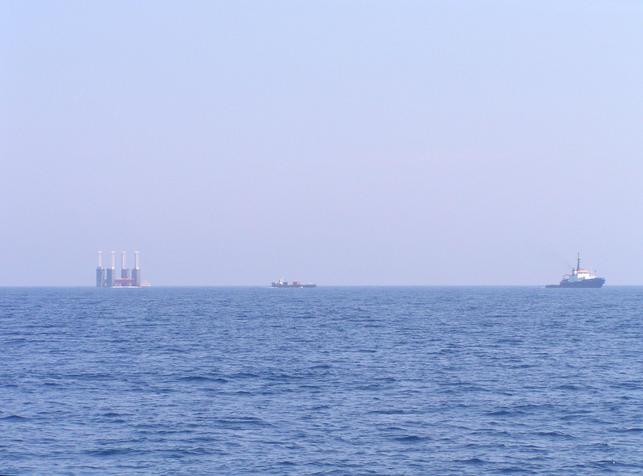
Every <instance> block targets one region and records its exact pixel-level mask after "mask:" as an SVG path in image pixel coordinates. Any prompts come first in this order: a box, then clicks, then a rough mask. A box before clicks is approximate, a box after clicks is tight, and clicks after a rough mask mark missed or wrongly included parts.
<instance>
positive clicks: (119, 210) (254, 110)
mask: <svg viewBox="0 0 643 476" xmlns="http://www.w3.org/2000/svg"><path fill="white" fill-rule="evenodd" d="M642 20H643V3H642V2H640V1H638V0H609V1H608V0H603V1H598V0H567V1H564V2H561V1H560V0H520V1H518V0H476V1H464V0H441V1H437V0H418V1H409V0H396V1H377V0H363V1H359V0H324V1H280V0H275V1H270V2H265V1H259V0H255V1H244V0H241V1H237V0H235V1H202V2H201V1H186V2H175V1H156V0H154V1H152V0H149V1H136V2H132V1H111V0H110V1H102V2H98V1H97V2H85V1H44V2H24V1H19V0H14V1H11V0H8V1H4V2H1V3H0V223H1V225H0V250H1V251H0V252H1V253H2V266H0V285H2V286H30V285H52V286H67V285H74V286H76V285H88V286H91V285H93V283H94V269H95V266H96V251H97V250H104V251H106V252H109V251H110V250H117V251H120V250H128V251H129V252H130V260H131V253H132V251H133V250H140V251H141V257H142V265H143V278H144V279H147V280H149V281H151V282H152V284H153V285H266V284H269V282H270V281H272V280H275V279H278V278H285V279H290V280H292V279H299V280H303V281H314V282H317V283H319V284H325V285H476V284H480V285H513V284H516V285H540V284H544V283H549V282H557V281H558V280H559V279H560V276H561V275H562V274H563V273H564V272H567V271H568V268H570V267H571V266H572V264H573V263H574V261H575V256H576V253H577V252H578V251H580V252H581V253H582V255H583V258H584V263H585V264H586V265H587V266H588V267H590V268H592V269H596V270H597V271H598V272H599V274H600V275H602V276H604V277H605V278H606V279H607V283H608V285H609V284H643V219H641V212H642V211H643V187H642V184H643V134H642V133H641V132H642V126H643V87H642V85H643V56H642V55H641V45H643V28H642Z"/></svg>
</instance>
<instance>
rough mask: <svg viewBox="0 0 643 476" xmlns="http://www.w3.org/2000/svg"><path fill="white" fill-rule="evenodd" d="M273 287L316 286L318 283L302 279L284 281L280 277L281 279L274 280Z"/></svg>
mask: <svg viewBox="0 0 643 476" xmlns="http://www.w3.org/2000/svg"><path fill="white" fill-rule="evenodd" d="M272 287H273V288H316V287H317V285H316V284H313V283H302V282H301V281H292V282H290V283H289V282H288V281H284V280H283V279H280V280H279V281H273V282H272Z"/></svg>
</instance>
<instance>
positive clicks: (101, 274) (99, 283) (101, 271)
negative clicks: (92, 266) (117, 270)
mask: <svg viewBox="0 0 643 476" xmlns="http://www.w3.org/2000/svg"><path fill="white" fill-rule="evenodd" d="M104 284H105V268H103V252H102V251H99V252H98V266H97V267H96V287H97V288H102V287H103V285H104Z"/></svg>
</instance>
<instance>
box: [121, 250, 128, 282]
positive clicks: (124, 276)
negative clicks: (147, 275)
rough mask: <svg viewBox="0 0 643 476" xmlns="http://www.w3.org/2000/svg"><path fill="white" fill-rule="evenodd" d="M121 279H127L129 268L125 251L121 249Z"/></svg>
mask: <svg viewBox="0 0 643 476" xmlns="http://www.w3.org/2000/svg"><path fill="white" fill-rule="evenodd" d="M121 279H129V269H127V253H126V252H125V251H121Z"/></svg>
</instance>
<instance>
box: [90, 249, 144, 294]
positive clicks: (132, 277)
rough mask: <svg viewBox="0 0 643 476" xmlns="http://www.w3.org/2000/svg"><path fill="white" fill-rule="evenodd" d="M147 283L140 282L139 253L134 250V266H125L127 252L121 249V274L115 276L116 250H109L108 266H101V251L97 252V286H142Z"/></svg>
mask: <svg viewBox="0 0 643 476" xmlns="http://www.w3.org/2000/svg"><path fill="white" fill-rule="evenodd" d="M146 286H147V283H141V253H140V252H138V251H135V252H134V268H132V269H131V270H130V269H129V268H128V267H127V253H126V252H125V251H121V276H120V278H119V277H117V276H116V252H115V251H112V252H111V257H110V260H109V267H107V268H105V267H103V252H102V251H99V252H98V266H97V267H96V287H97V288H142V287H146Z"/></svg>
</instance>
